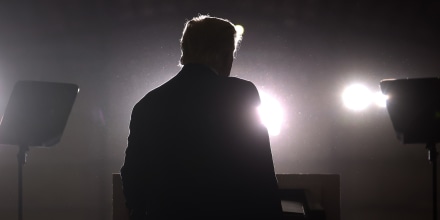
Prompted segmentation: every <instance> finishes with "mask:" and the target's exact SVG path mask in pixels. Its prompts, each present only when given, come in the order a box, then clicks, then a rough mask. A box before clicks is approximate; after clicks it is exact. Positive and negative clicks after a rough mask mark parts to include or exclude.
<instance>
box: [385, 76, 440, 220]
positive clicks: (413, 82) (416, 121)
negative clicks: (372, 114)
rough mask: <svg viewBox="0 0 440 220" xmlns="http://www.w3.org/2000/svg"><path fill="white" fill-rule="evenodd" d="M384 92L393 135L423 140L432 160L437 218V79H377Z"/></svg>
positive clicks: (439, 88)
mask: <svg viewBox="0 0 440 220" xmlns="http://www.w3.org/2000/svg"><path fill="white" fill-rule="evenodd" d="M380 88H381V90H382V93H383V94H384V95H387V96H388V99H387V111H388V114H389V116H390V118H391V122H392V125H393V128H394V130H395V133H396V137H397V139H398V140H399V141H400V142H401V143H403V144H426V148H427V149H428V160H429V161H430V162H431V164H432V167H433V169H432V184H433V185H432V187H433V192H432V193H433V219H434V220H437V154H438V153H437V149H436V144H437V143H438V142H440V79H439V78H434V77H432V78H411V79H394V80H389V79H386V80H382V81H380Z"/></svg>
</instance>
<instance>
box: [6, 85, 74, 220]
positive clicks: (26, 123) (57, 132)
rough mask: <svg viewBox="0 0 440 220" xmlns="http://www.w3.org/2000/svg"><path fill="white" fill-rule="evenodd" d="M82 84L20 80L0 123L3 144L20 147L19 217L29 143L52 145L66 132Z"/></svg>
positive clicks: (37, 145)
mask: <svg viewBox="0 0 440 220" xmlns="http://www.w3.org/2000/svg"><path fill="white" fill-rule="evenodd" d="M78 91H79V87H78V86H77V85H74V84H68V83H55V82H41V81H19V82H17V83H16V84H15V86H14V89H13V91H12V94H11V96H10V98H9V102H8V105H7V106H6V110H5V113H4V115H3V118H2V121H1V124H0V144H6V145H16V146H18V147H19V150H18V154H17V161H18V219H19V220H22V219H23V166H24V164H25V163H26V156H27V152H28V151H29V147H51V146H53V145H55V144H57V143H58V142H59V141H60V139H61V136H62V134H63V131H64V128H65V126H66V123H67V119H68V117H69V114H70V111H71V109H72V106H73V103H74V101H75V98H76V95H77V93H78Z"/></svg>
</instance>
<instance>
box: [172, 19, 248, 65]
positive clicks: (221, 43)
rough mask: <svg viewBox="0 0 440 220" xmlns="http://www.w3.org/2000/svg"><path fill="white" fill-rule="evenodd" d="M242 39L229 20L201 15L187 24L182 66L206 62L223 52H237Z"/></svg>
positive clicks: (184, 34) (182, 47) (183, 37)
mask: <svg viewBox="0 0 440 220" xmlns="http://www.w3.org/2000/svg"><path fill="white" fill-rule="evenodd" d="M241 39H242V36H241V34H240V33H238V32H237V31H236V29H235V25H234V24H233V23H232V22H230V21H229V20H226V19H222V18H217V17H211V16H209V15H199V16H197V17H194V18H193V19H191V20H189V21H187V22H186V23H185V27H184V29H183V34H182V38H181V39H180V49H181V50H182V56H181V58H180V63H179V65H180V66H183V65H185V64H187V63H191V62H202V63H203V62H204V61H205V60H206V59H210V58H211V57H213V56H215V55H216V54H219V53H221V52H225V51H226V52H229V51H230V52H233V53H234V54H235V52H236V51H237V49H238V45H239V43H240V41H241Z"/></svg>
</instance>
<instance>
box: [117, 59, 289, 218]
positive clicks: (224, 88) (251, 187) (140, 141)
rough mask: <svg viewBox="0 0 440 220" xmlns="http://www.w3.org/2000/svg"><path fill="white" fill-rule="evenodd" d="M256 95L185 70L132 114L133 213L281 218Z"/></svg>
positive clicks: (206, 73) (129, 179)
mask: <svg viewBox="0 0 440 220" xmlns="http://www.w3.org/2000/svg"><path fill="white" fill-rule="evenodd" d="M259 103H260V99H259V95H258V91H257V89H256V87H255V86H254V85H253V84H252V83H251V82H248V81H245V80H242V79H238V78H233V77H222V76H218V75H216V74H215V73H214V72H213V71H212V70H211V69H210V68H208V67H206V66H203V65H199V64H187V65H185V66H184V67H183V68H182V70H181V71H180V72H179V73H178V74H177V75H176V76H175V77H174V78H172V79H171V80H169V81H168V82H166V83H165V84H163V85H162V86H160V87H158V88H156V89H154V90H153V91H151V92H149V93H148V94H147V95H146V96H145V97H144V98H143V99H142V100H140V101H139V102H138V103H137V104H136V105H135V107H134V108H133V112H132V116H131V122H130V135H129V137H128V147H127V149H126V156H125V163H124V165H123V167H122V169H121V176H122V181H123V187H124V193H125V197H126V202H127V206H128V207H129V208H130V209H132V210H136V211H137V212H139V211H141V212H144V210H146V211H147V215H148V216H149V217H151V219H173V218H179V219H188V218H196V217H209V216H213V217H215V218H218V217H225V218H230V219H239V218H241V217H242V218H245V219H251V218H258V219H277V218H279V217H280V216H281V213H282V211H281V204H280V199H279V197H278V187H277V180H276V177H275V172H274V166H273V161H272V154H271V149H270V143H269V137H268V133H267V130H266V128H265V127H264V126H263V125H262V124H261V123H260V120H259V117H258V114H257V110H256V108H257V106H258V105H259Z"/></svg>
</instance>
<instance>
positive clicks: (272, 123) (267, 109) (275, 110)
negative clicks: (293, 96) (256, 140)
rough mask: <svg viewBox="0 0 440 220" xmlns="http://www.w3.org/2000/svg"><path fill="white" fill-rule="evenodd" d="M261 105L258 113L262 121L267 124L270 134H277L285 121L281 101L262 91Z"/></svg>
mask: <svg viewBox="0 0 440 220" xmlns="http://www.w3.org/2000/svg"><path fill="white" fill-rule="evenodd" d="M260 98H261V105H260V106H259V107H258V114H259V115H260V118H261V122H262V123H263V124H264V125H265V126H266V128H267V130H268V132H269V135H271V136H276V135H278V134H279V133H280V131H281V124H282V122H283V110H282V108H281V105H280V103H279V102H278V101H277V100H276V99H274V98H273V97H271V96H269V95H268V94H267V93H264V92H260Z"/></svg>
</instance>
